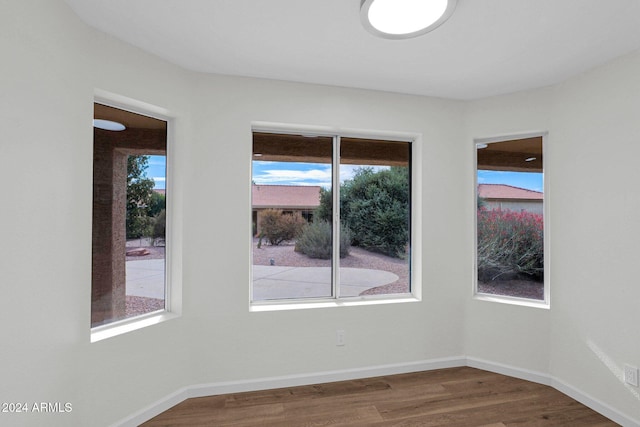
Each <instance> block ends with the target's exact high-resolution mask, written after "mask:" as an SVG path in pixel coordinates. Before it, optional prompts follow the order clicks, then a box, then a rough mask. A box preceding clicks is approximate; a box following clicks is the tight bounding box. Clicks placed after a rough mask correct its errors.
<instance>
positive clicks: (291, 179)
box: [252, 161, 388, 189]
mask: <svg viewBox="0 0 640 427" xmlns="http://www.w3.org/2000/svg"><path fill="white" fill-rule="evenodd" d="M359 167H362V165H340V182H344V181H346V180H348V179H351V178H352V177H353V174H354V172H355V170H356V169H357V168H359ZM369 167H371V168H373V169H374V170H382V169H388V167H386V166H369ZM252 179H253V181H254V182H255V183H256V184H258V185H319V186H321V187H323V188H327V189H328V188H330V187H331V165H330V164H327V163H295V162H266V161H254V162H253V176H252Z"/></svg>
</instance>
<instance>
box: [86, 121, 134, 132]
mask: <svg viewBox="0 0 640 427" xmlns="http://www.w3.org/2000/svg"><path fill="white" fill-rule="evenodd" d="M93 127H94V128H98V129H104V130H113V131H121V130H125V129H126V126H125V125H123V124H122V123H118V122H114V121H111V120H103V119H93Z"/></svg>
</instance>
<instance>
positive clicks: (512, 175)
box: [478, 170, 544, 192]
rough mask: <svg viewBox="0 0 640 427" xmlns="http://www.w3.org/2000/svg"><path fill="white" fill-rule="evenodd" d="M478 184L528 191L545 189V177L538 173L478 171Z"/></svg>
mask: <svg viewBox="0 0 640 427" xmlns="http://www.w3.org/2000/svg"><path fill="white" fill-rule="evenodd" d="M478 184H507V185H511V186H514V187H520V188H526V189H527V190H533V191H540V192H542V191H543V189H544V185H543V175H542V173H537V172H506V171H485V170H479V171H478Z"/></svg>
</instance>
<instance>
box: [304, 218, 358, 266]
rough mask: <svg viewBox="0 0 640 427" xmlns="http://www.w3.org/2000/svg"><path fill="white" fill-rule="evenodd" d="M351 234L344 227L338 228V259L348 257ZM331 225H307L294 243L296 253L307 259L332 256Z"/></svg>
mask: <svg viewBox="0 0 640 427" xmlns="http://www.w3.org/2000/svg"><path fill="white" fill-rule="evenodd" d="M350 234H351V233H349V229H348V228H346V227H341V228H340V258H344V257H346V256H347V255H349V248H350V247H351V235H350ZM331 236H332V233H331V223H330V222H328V221H316V222H313V223H311V224H309V225H307V226H306V227H305V228H304V230H303V231H302V234H301V235H300V237H299V238H298V240H297V241H296V249H295V250H296V252H300V253H303V254H305V255H307V256H308V257H309V258H320V259H330V258H331V254H332V247H331V241H332V238H331Z"/></svg>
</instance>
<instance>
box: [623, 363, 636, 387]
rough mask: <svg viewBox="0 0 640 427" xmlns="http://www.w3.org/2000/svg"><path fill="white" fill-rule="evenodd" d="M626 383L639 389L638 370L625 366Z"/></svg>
mask: <svg viewBox="0 0 640 427" xmlns="http://www.w3.org/2000/svg"><path fill="white" fill-rule="evenodd" d="M624 382H625V383H627V384H630V385H632V386H634V387H638V368H637V367H635V366H631V365H624Z"/></svg>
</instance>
